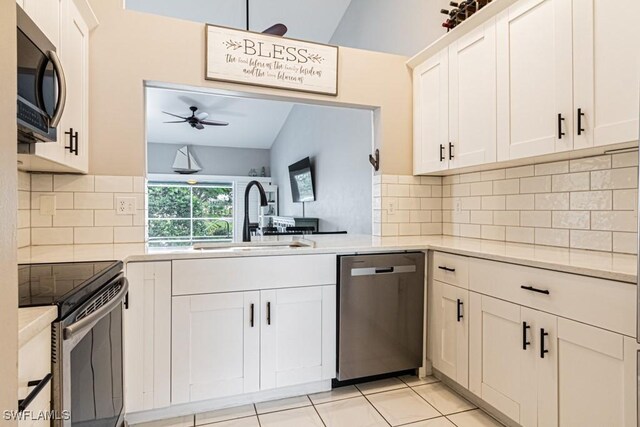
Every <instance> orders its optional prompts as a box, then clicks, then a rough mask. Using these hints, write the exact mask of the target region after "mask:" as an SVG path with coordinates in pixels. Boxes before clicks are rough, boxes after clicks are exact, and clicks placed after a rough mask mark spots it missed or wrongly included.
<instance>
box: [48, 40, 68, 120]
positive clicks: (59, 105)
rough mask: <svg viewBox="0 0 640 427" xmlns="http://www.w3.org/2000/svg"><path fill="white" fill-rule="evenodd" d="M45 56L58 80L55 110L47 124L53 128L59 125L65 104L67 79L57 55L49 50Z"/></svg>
mask: <svg viewBox="0 0 640 427" xmlns="http://www.w3.org/2000/svg"><path fill="white" fill-rule="evenodd" d="M47 56H48V57H49V60H50V61H51V63H52V64H53V68H54V69H55V71H56V78H57V79H58V91H59V93H58V102H56V109H55V110H54V111H53V116H51V122H50V123H49V127H52V128H54V127H56V126H58V123H60V119H61V118H62V112H63V111H64V107H65V105H66V104H67V79H66V78H65V76H64V70H63V69H62V64H61V63H60V58H58V55H57V54H56V53H55V52H54V51H53V50H50V51H47Z"/></svg>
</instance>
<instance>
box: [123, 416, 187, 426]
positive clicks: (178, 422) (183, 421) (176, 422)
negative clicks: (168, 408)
mask: <svg viewBox="0 0 640 427" xmlns="http://www.w3.org/2000/svg"><path fill="white" fill-rule="evenodd" d="M133 425H134V426H135V427H190V426H193V415H187V416H184V417H177V418H169V419H166V420H159V421H150V422H148V423H140V424H133Z"/></svg>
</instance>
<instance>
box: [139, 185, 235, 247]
mask: <svg viewBox="0 0 640 427" xmlns="http://www.w3.org/2000/svg"><path fill="white" fill-rule="evenodd" d="M148 189H149V245H150V246H188V245H191V244H193V243H195V242H211V241H213V242H225V241H231V240H233V185H232V184H197V185H187V184H180V183H149V186H148Z"/></svg>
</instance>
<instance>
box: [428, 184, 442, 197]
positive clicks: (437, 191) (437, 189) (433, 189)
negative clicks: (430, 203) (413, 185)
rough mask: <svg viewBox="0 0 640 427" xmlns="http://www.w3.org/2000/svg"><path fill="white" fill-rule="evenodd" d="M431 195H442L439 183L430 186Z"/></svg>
mask: <svg viewBox="0 0 640 427" xmlns="http://www.w3.org/2000/svg"><path fill="white" fill-rule="evenodd" d="M431 197H442V186H441V185H432V186H431Z"/></svg>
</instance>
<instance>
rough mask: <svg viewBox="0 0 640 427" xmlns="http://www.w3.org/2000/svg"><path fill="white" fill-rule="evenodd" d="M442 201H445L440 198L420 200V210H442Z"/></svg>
mask: <svg viewBox="0 0 640 427" xmlns="http://www.w3.org/2000/svg"><path fill="white" fill-rule="evenodd" d="M442 200H443V199H442V198H440V197H430V198H424V199H420V208H421V209H427V210H436V209H442Z"/></svg>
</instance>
